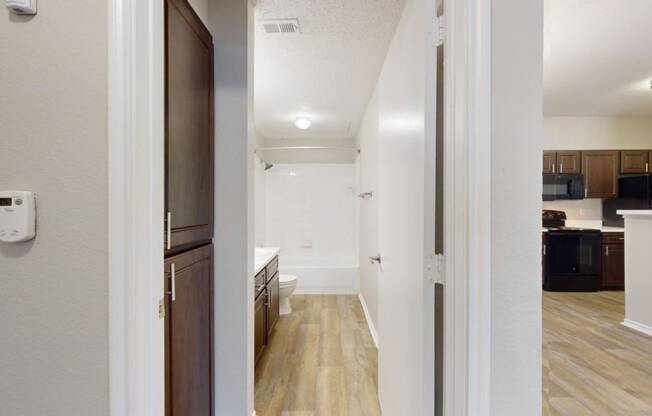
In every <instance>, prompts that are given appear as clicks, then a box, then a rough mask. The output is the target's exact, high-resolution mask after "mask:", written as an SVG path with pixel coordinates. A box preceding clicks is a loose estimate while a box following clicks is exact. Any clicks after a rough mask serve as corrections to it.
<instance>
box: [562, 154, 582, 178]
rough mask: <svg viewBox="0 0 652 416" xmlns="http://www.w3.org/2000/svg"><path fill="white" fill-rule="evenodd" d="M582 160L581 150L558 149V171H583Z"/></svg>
mask: <svg viewBox="0 0 652 416" xmlns="http://www.w3.org/2000/svg"><path fill="white" fill-rule="evenodd" d="M581 162H582V156H581V153H580V152H579V151H575V150H564V151H557V172H559V173H581V172H582V170H581V168H580V167H581Z"/></svg>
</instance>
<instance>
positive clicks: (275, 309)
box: [267, 272, 280, 339]
mask: <svg viewBox="0 0 652 416" xmlns="http://www.w3.org/2000/svg"><path fill="white" fill-rule="evenodd" d="M267 294H268V296H269V300H268V301H267V337H268V339H269V336H270V335H271V334H272V331H273V330H274V326H276V322H277V321H278V316H279V307H280V303H279V274H278V272H277V273H276V275H275V276H274V277H273V278H272V280H270V281H269V283H267Z"/></svg>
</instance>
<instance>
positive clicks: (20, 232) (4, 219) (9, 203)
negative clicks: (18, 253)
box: [0, 191, 36, 243]
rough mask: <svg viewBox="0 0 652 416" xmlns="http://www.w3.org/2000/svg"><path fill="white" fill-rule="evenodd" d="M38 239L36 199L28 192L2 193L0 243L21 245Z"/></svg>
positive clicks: (0, 197) (0, 195)
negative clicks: (35, 238)
mask: <svg viewBox="0 0 652 416" xmlns="http://www.w3.org/2000/svg"><path fill="white" fill-rule="evenodd" d="M34 237H36V197H35V196H34V193H33V192H27V191H0V241H2V242H5V243H20V242H22V241H29V240H31V239H33V238H34Z"/></svg>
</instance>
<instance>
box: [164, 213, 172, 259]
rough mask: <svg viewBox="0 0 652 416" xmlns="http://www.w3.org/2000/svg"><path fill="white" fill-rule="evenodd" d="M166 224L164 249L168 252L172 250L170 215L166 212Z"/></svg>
mask: <svg viewBox="0 0 652 416" xmlns="http://www.w3.org/2000/svg"><path fill="white" fill-rule="evenodd" d="M165 222H166V223H167V224H166V225H167V236H168V238H167V242H166V243H167V245H166V249H167V250H169V249H171V248H172V213H171V212H168V215H167V219H166V221H165Z"/></svg>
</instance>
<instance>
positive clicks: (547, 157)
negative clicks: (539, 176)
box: [543, 150, 557, 173]
mask: <svg viewBox="0 0 652 416" xmlns="http://www.w3.org/2000/svg"><path fill="white" fill-rule="evenodd" d="M556 164H557V152H555V151H549V150H546V151H544V152H543V173H555V172H556Z"/></svg>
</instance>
